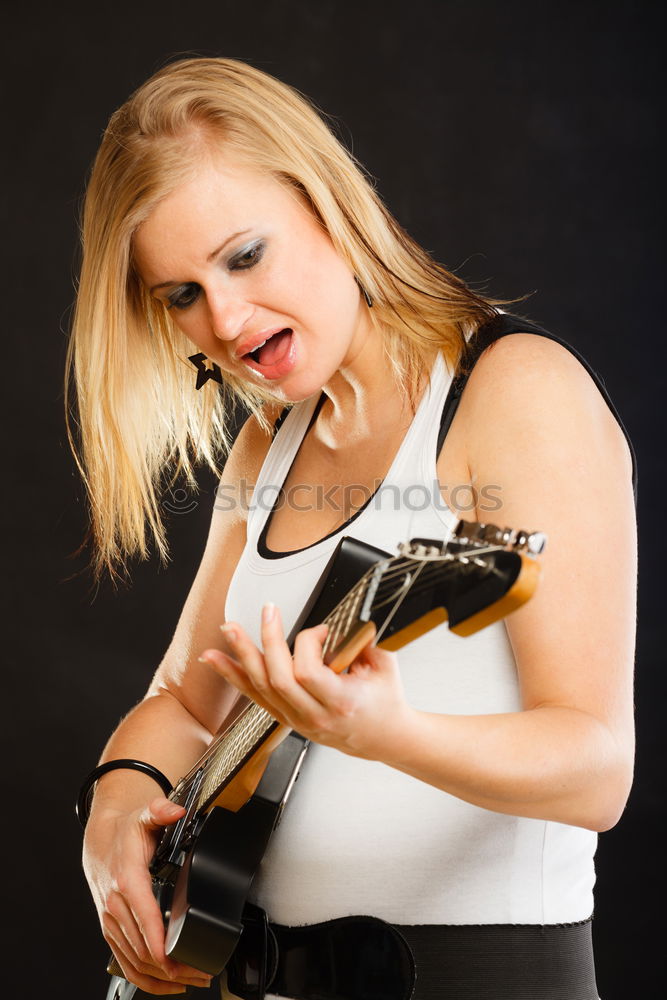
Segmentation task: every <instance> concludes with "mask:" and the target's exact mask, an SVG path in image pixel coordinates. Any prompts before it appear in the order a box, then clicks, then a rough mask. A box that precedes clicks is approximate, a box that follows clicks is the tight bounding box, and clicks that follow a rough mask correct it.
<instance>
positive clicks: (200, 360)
mask: <svg viewBox="0 0 667 1000" xmlns="http://www.w3.org/2000/svg"><path fill="white" fill-rule="evenodd" d="M188 361H191V362H192V364H193V365H194V366H195V368H196V369H197V385H196V386H195V388H196V389H201V387H202V386H203V385H206V383H207V382H208V380H209V379H210V378H212V379H213V381H214V382H219V383H220V385H222V369H221V368H220V365H217V364H216V363H215V361H212V362H211V364H212V365H213V367H212V368H207V367H206V365H205V364H204V362H205V361H208V358H207V357H206V355H205V354H191V355H190V357H189V358H188Z"/></svg>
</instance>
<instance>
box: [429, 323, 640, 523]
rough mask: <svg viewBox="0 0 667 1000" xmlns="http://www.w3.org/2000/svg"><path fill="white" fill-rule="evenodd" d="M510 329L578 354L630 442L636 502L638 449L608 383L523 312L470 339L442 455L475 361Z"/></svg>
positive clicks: (446, 409)
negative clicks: (616, 405)
mask: <svg viewBox="0 0 667 1000" xmlns="http://www.w3.org/2000/svg"><path fill="white" fill-rule="evenodd" d="M510 333H536V334H538V335H539V336H540V337H548V338H549V340H555V341H556V343H557V344H560V345H561V346H562V347H565V348H567V350H568V351H569V352H570V353H571V354H573V355H574V356H575V358H576V359H577V360H578V361H579V362H580V363H581V364H582V365H583V366H584V368H585V369H586V371H587V372H588V374H589V375H590V376H591V378H592V379H593V381H594V382H595V384H596V386H597V387H598V389H599V390H600V392H601V393H602V396H603V398H604V400H605V402H606V404H607V406H608V407H609V409H610V410H611V412H612V413H613V415H614V417H615V418H616V420H617V421H618V425H619V427H620V428H621V430H622V431H623V433H624V434H625V439H626V441H627V442H628V447H629V448H630V455H631V457H632V489H633V492H634V495H635V504H636V503H637V456H636V455H635V449H634V448H633V446H632V441H631V440H630V436H629V434H628V432H627V430H626V429H625V425H624V424H623V421H622V420H621V418H620V416H619V413H618V410H617V409H616V407H615V406H614V404H613V402H612V400H611V397H610V395H609V393H608V392H607V389H606V387H605V384H604V382H603V381H602V379H601V378H600V376H599V375H598V374H597V372H596V371H594V369H593V368H591V366H590V365H589V363H588V361H586V359H585V358H584V357H583V356H582V355H581V354H580V353H579V351H577V350H576V348H574V347H572V345H571V344H568V343H567V341H565V340H562V339H561V338H560V337H557V336H555V334H553V333H550V332H549V331H548V330H545V329H544V327H542V326H539V325H538V324H537V323H534V322H533V321H532V320H528V319H522V317H521V316H515V315H512V314H511V313H499V314H498V315H497V316H495V317H494V318H493V319H492V320H490V321H489V322H488V323H484V325H483V326H481V327H480V328H479V329H478V330H477V332H476V333H475V334H474V335H473V337H472V338H471V340H470V341H469V343H468V348H467V350H466V352H465V354H464V356H463V358H462V361H461V364H460V365H459V370H458V371H457V372H456V374H455V375H454V378H453V379H452V384H451V386H450V389H449V392H448V393H447V398H446V400H445V404H444V406H443V410H442V417H441V420H440V431H439V434H438V450H437V454H438V455H439V454H440V452H441V450H442V446H443V443H444V440H445V437H446V436H447V432H448V430H449V428H450V426H451V423H452V420H453V419H454V414H455V413H456V410H457V408H458V405H459V402H460V399H461V396H462V394H463V390H464V389H465V386H466V383H467V381H468V378H469V377H470V373H471V371H472V370H473V368H474V366H475V363H476V362H477V361H478V360H479V358H480V357H481V355H482V354H483V353H484V351H485V350H486V348H487V347H489V346H490V345H491V344H493V343H494V342H495V341H496V340H500V338H501V337H506V336H507V335H508V334H510Z"/></svg>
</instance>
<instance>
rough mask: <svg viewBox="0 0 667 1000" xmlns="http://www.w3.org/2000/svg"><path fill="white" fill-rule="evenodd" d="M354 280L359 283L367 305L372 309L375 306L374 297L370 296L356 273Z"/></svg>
mask: <svg viewBox="0 0 667 1000" xmlns="http://www.w3.org/2000/svg"><path fill="white" fill-rule="evenodd" d="M354 280H355V281H356V283H357V284H358V285H359V291H360V292H361V294H362V295H363V297H364V298H365V300H366V305H367V306H368V308H369V309H372V308H373V299H372V298H371V297H370V295H369V293H368V292H367V291H366V289H365V288H364V286H363V285H362V284H361V282H360V281H359V278H358V277H357V276H356V274H355V276H354Z"/></svg>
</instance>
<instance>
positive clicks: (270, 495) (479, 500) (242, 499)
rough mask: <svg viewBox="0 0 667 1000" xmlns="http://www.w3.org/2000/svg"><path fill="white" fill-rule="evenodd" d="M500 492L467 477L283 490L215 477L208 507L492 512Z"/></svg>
mask: <svg viewBox="0 0 667 1000" xmlns="http://www.w3.org/2000/svg"><path fill="white" fill-rule="evenodd" d="M500 493H501V487H500V486H497V485H493V484H486V485H484V486H481V487H479V488H477V487H475V486H471V485H470V484H469V483H460V484H458V485H456V486H448V485H445V484H442V483H439V482H438V480H437V479H433V481H432V483H431V486H430V487H429V486H427V485H425V484H424V483H413V484H411V485H410V484H408V485H406V486H397V485H394V484H391V483H389V484H387V483H383V482H382V480H376V481H375V483H374V484H373V485H372V486H368V485H366V484H362V483H348V484H347V485H345V486H338V485H336V486H330V487H328V488H325V487H324V486H323V485H322V484H321V483H295V484H293V485H292V486H290V487H289V488H288V489H286V490H285V489H283V487H282V486H275V485H269V484H268V483H267V484H264V485H262V486H260V487H259V489H257V488H255V486H254V484H251V483H249V482H248V481H247V480H246V479H241V480H239V482H238V483H220V485H219V486H218V489H217V490H216V495H215V504H214V507H215V509H216V510H221V511H233V510H239V509H241V510H242V511H243V512H244V513H247V512H248V511H255V510H260V511H266V512H267V513H268V512H269V511H271V510H274V509H278V510H279V509H281V508H282V507H287V508H288V509H289V510H293V511H297V512H298V513H304V512H305V511H314V510H318V511H323V510H330V511H333V512H335V513H336V514H343V515H344V516H345V517H346V518H348V517H352V515H353V514H356V512H357V511H358V510H360V509H361V508H362V507H364V506H366V504H369V503H371V504H372V505H373V507H374V508H375V509H376V510H394V511H398V510H409V511H417V512H418V511H423V510H428V508H429V507H435V508H436V510H448V509H450V508H451V509H453V510H457V511H463V512H466V511H471V510H479V511H484V512H485V513H493V512H494V511H498V510H500V508H501V507H502V505H503V504H502V500H501V498H500Z"/></svg>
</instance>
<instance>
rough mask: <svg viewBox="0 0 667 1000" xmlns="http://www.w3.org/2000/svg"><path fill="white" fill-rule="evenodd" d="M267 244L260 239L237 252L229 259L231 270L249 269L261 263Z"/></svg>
mask: <svg viewBox="0 0 667 1000" xmlns="http://www.w3.org/2000/svg"><path fill="white" fill-rule="evenodd" d="M264 249H265V244H264V243H263V242H262V241H261V240H260V241H259V242H257V243H253V244H252V245H251V246H249V247H247V248H246V249H245V250H242V251H241V253H238V254H236V256H235V257H232V258H231V260H230V261H229V270H230V271H247V270H248V269H249V268H251V267H254V266H255V264H259V262H260V260H261V259H262V257H263V256H264Z"/></svg>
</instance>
